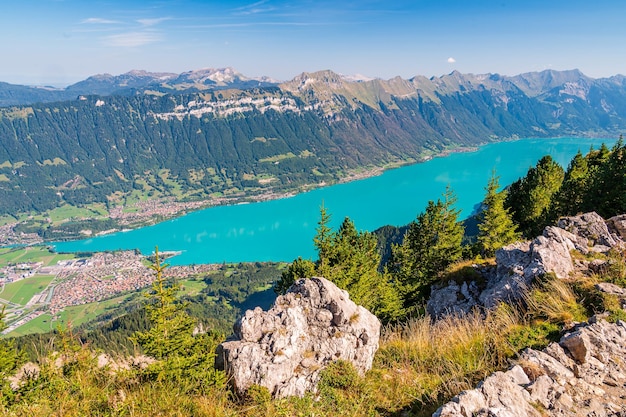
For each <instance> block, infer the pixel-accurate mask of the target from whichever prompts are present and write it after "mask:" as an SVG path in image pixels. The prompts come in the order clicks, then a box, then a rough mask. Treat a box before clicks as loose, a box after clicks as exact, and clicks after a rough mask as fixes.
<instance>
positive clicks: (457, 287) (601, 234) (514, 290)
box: [426, 212, 626, 317]
mask: <svg viewBox="0 0 626 417" xmlns="http://www.w3.org/2000/svg"><path fill="white" fill-rule="evenodd" d="M623 217H624V218H622V216H617V217H613V218H612V219H611V222H609V225H610V227H611V230H614V231H613V232H612V231H611V230H609V227H608V226H607V222H605V221H604V220H603V219H602V217H600V216H599V215H598V214H596V213H594V212H591V213H586V214H583V215H580V216H572V217H564V218H562V219H560V220H559V222H558V223H557V226H548V227H546V228H545V229H544V231H543V234H542V235H541V236H538V237H537V238H535V239H534V240H533V241H530V242H516V243H513V244H511V245H508V246H505V247H503V248H502V249H500V250H498V251H497V252H496V265H497V266H496V268H495V270H493V269H492V270H490V271H484V270H483V271H479V272H481V273H482V274H483V275H484V277H485V281H486V285H485V286H484V287H483V288H480V287H479V286H478V285H477V284H476V283H468V284H458V283H456V282H450V283H448V284H446V285H443V286H438V287H433V290H432V293H431V297H430V299H429V300H428V303H427V306H426V309H427V311H428V313H429V314H430V315H431V316H433V317H441V316H443V315H445V314H451V313H452V314H458V313H468V312H469V311H471V309H473V308H476V307H485V308H491V307H493V306H495V305H497V304H498V303H499V302H500V301H515V300H518V299H519V298H520V297H521V296H522V294H523V292H524V290H525V289H526V288H528V287H529V285H530V284H531V283H532V282H533V281H534V280H535V278H537V277H539V276H542V275H544V274H546V273H553V274H555V275H556V276H557V277H559V278H566V277H567V276H568V275H569V274H570V273H571V272H572V271H574V269H575V268H576V265H575V263H574V262H573V260H572V256H571V251H572V250H577V251H579V252H581V253H582V254H588V253H589V252H600V253H604V252H607V251H608V250H609V249H610V248H611V247H614V246H616V245H618V244H623V241H622V238H621V236H622V235H621V234H619V233H618V232H617V231H618V230H621V229H620V228H622V227H623V226H624V224H626V216H623Z"/></svg>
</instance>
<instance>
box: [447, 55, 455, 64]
mask: <svg viewBox="0 0 626 417" xmlns="http://www.w3.org/2000/svg"><path fill="white" fill-rule="evenodd" d="M455 62H456V59H454V58H452V57H450V58H448V64H454V63H455Z"/></svg>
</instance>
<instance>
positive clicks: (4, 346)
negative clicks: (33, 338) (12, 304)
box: [0, 306, 24, 405]
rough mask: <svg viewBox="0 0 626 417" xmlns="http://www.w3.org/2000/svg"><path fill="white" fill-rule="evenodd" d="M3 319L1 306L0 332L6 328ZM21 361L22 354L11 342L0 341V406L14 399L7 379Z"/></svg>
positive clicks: (3, 311) (3, 312) (3, 309)
mask: <svg viewBox="0 0 626 417" xmlns="http://www.w3.org/2000/svg"><path fill="white" fill-rule="evenodd" d="M5 317H6V315H5V306H3V307H2V311H0V330H4V328H5V327H6V326H5V324H4V318H5ZM23 361H24V354H23V353H22V351H20V350H19V349H17V348H16V347H15V344H14V343H13V341H12V340H7V339H0V405H8V404H9V403H10V402H11V401H13V399H14V398H15V393H14V392H13V390H12V389H11V386H10V384H9V381H8V380H7V378H8V377H9V376H11V375H14V374H15V372H16V371H17V368H18V367H19V366H20V365H21V364H22V362H23Z"/></svg>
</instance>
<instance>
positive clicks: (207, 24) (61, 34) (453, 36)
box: [0, 0, 626, 86]
mask: <svg viewBox="0 0 626 417" xmlns="http://www.w3.org/2000/svg"><path fill="white" fill-rule="evenodd" d="M0 36H1V38H2V41H0V56H1V57H2V60H1V61H0V81H5V82H10V83H19V84H45V85H57V86H63V85H67V84H71V83H73V82H76V81H79V80H81V79H84V78H86V77H88V76H89V75H93V74H98V73H110V74H115V75H117V74H121V73H124V72H127V71H130V70H132V69H143V70H148V71H154V72H158V71H163V72H175V73H179V72H183V71H188V70H192V69H200V68H220V67H227V66H230V67H233V68H235V69H237V70H238V71H240V72H242V73H243V74H245V75H248V76H261V75H267V76H270V77H273V78H277V79H280V80H287V79H291V78H293V77H294V76H295V75H297V74H299V73H301V72H303V71H308V72H311V71H316V70H321V69H332V70H334V71H336V72H339V73H343V74H357V73H358V74H364V75H367V76H371V77H380V78H385V79H388V78H392V77H394V76H398V75H399V76H401V77H403V78H410V77H412V76H414V75H426V76H433V75H434V76H440V75H443V74H446V73H449V72H451V71H452V70H455V69H456V70H458V71H461V72H463V73H499V74H506V75H515V74H519V73H522V72H528V71H540V70H544V69H548V68H552V69H557V70H564V69H573V68H578V69H580V70H581V71H583V72H584V73H585V74H587V75H589V76H592V77H606V76H611V75H615V74H626V1H623V0H619V1H618V0H615V1H606V0H594V1H590V0H585V1H581V0H515V1H513V0H498V1H496V0H493V1H492V0H413V1H408V0H400V1H393V0H380V1H379V0H360V1H356V0H354V1H353V0H345V1H344V0H334V1H328V0H319V1H310V0H302V1H297V0H294V1H290V0H260V1H255V0H251V1H213V0H205V1H201V0H154V1H153V0H147V1H138V0H20V1H13V2H11V3H10V6H9V5H7V4H3V7H2V9H0Z"/></svg>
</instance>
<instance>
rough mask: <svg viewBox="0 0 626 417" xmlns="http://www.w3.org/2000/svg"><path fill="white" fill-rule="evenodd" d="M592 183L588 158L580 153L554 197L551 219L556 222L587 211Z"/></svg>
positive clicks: (568, 169)
mask: <svg viewBox="0 0 626 417" xmlns="http://www.w3.org/2000/svg"><path fill="white" fill-rule="evenodd" d="M590 183H591V176H590V171H589V163H588V158H586V157H584V156H583V155H582V153H581V152H580V151H578V153H577V154H576V155H575V156H574V158H572V160H571V161H570V163H569V165H568V167H567V171H566V172H565V176H564V178H563V183H562V184H561V188H559V191H558V192H557V193H556V194H555V195H554V197H553V201H552V204H551V207H550V219H551V220H556V219H558V218H559V217H561V216H572V215H575V214H576V213H578V212H580V211H587V209H588V207H587V206H586V205H587V204H588V200H589V198H588V197H589V192H590V189H589V187H590Z"/></svg>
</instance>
